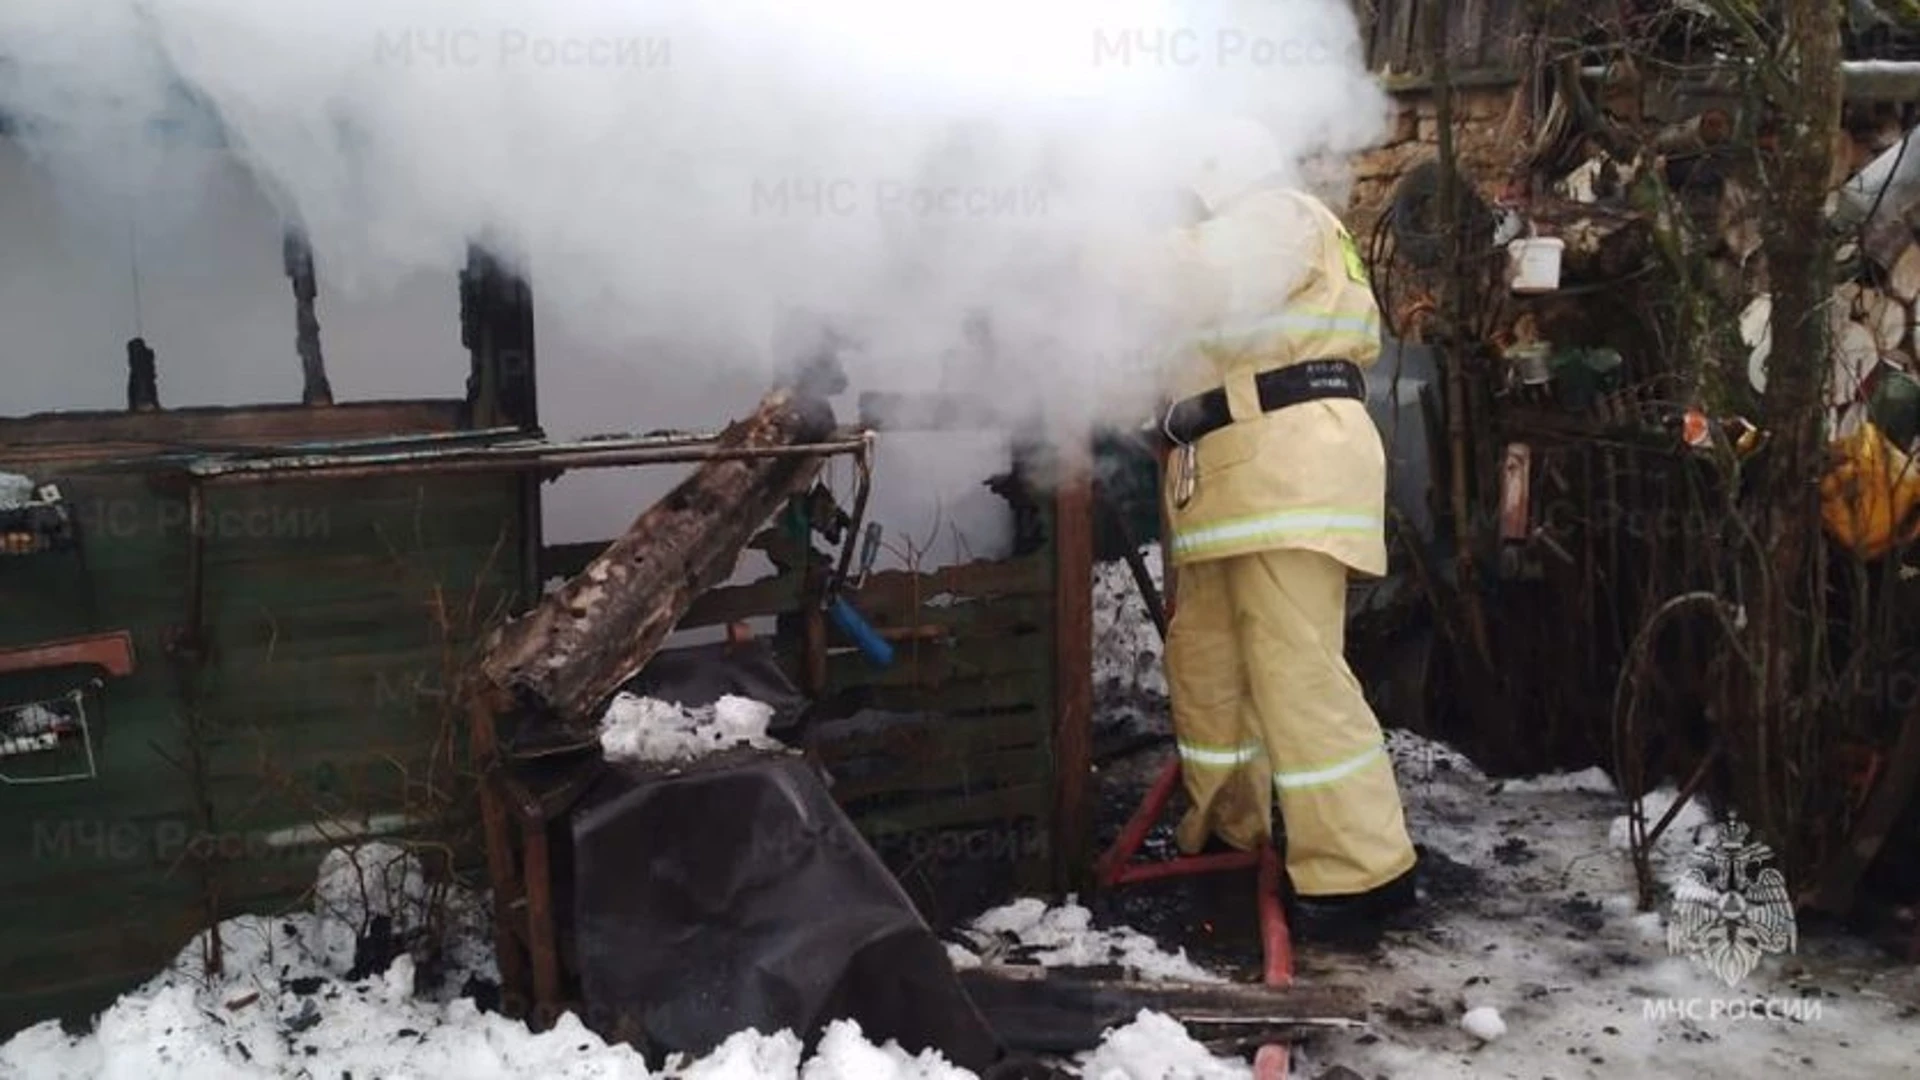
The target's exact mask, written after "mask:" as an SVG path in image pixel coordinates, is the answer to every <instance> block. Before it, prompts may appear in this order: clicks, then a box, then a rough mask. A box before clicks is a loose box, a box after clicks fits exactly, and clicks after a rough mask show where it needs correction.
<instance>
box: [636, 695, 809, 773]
mask: <svg viewBox="0 0 1920 1080" xmlns="http://www.w3.org/2000/svg"><path fill="white" fill-rule="evenodd" d="M773 712H774V710H773V707H772V706H770V705H767V704H764V703H762V702H758V701H754V700H751V699H749V698H743V697H736V696H734V695H731V694H729V695H727V696H726V697H723V698H721V699H720V700H719V701H716V702H714V703H713V704H712V705H706V706H699V707H694V708H688V707H686V706H682V705H676V704H674V703H672V702H668V701H660V700H658V699H656V698H647V697H639V696H637V695H634V694H628V693H621V694H619V695H618V696H616V697H615V698H614V699H613V702H612V704H610V705H608V706H607V712H606V715H605V716H603V717H601V718H600V751H601V753H602V754H603V755H604V756H605V757H606V759H607V760H608V761H641V762H649V763H655V764H672V763H677V762H686V761H694V760H697V759H699V758H703V757H706V756H708V755H710V754H716V753H719V752H720V751H722V750H731V749H734V748H736V747H740V746H751V747H755V748H757V749H761V750H778V749H781V744H780V743H779V742H777V741H775V740H774V739H772V738H771V737H769V736H768V735H767V724H768V722H769V721H771V720H772V719H773Z"/></svg>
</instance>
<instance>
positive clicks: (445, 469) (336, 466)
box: [188, 439, 867, 483]
mask: <svg viewBox="0 0 1920 1080" xmlns="http://www.w3.org/2000/svg"><path fill="white" fill-rule="evenodd" d="M866 446H867V443H866V441H865V440H864V439H837V440H832V441H829V442H818V443H804V444H800V445H795V446H759V447H751V446H736V447H694V446H653V447H634V448H631V449H612V450H556V449H554V448H538V449H515V450H514V451H512V452H510V453H495V454H472V455H462V454H453V455H420V454H411V455H373V456H372V457H371V458H368V457H364V456H361V457H356V456H348V457H312V458H295V459H273V458H263V459H256V460H251V461H240V462H212V463H206V464H200V465H193V466H189V467H188V471H189V472H190V473H191V474H192V475H194V476H196V477H199V478H201V479H203V480H207V481H210V482H215V483H271V482H274V481H276V480H291V479H326V480H359V479H375V478H379V477H385V476H410V475H421V474H431V475H451V474H463V473H489V472H493V473H513V472H537V471H540V470H543V469H595V468H620V467H623V466H630V465H672V464H698V463H704V462H710V461H757V460H765V459H769V458H807V457H823V456H837V455H840V454H857V453H860V452H862V451H863V450H864V449H865V448H866Z"/></svg>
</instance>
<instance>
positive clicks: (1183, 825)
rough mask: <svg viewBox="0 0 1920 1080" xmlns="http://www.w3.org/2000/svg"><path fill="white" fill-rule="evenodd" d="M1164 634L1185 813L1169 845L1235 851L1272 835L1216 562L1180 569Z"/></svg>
mask: <svg viewBox="0 0 1920 1080" xmlns="http://www.w3.org/2000/svg"><path fill="white" fill-rule="evenodd" d="M1175 587H1176V588H1177V589H1178V590H1179V593H1178V595H1177V596H1176V597H1175V598H1174V607H1173V624H1172V625H1171V626H1169V627H1168V628H1167V685H1168V688H1169V689H1170V690H1171V691H1172V696H1173V734H1174V738H1175V740H1176V741H1177V742H1178V743H1179V746H1180V780H1181V784H1182V785H1183V786H1184V787H1185V788H1186V792H1187V799H1188V801H1189V802H1190V803H1191V804H1192V808H1191V809H1189V810H1188V811H1187V814H1186V816H1185V817H1183V818H1181V820H1180V824H1179V826H1178V828H1177V829H1176V830H1175V832H1174V841H1175V843H1176V844H1178V845H1179V848H1180V850H1181V851H1183V852H1185V853H1187V854H1189V855H1191V854H1192V853H1194V852H1196V851H1199V850H1200V848H1201V847H1203V846H1204V845H1205V844H1206V842H1207V836H1208V835H1209V834H1215V835H1218V836H1219V837H1220V839H1222V840H1224V841H1225V842H1227V843H1228V844H1231V845H1232V846H1234V847H1236V848H1240V849H1242V850H1246V849H1250V848H1253V847H1255V846H1257V845H1259V844H1263V843H1266V842H1267V840H1268V838H1269V837H1270V836H1271V834H1272V822H1273V794H1272V793H1273V769H1272V765H1271V764H1270V763H1269V762H1268V760H1267V755H1266V751H1265V746H1264V744H1263V740H1262V739H1261V738H1260V736H1259V735H1258V730H1257V727H1255V726H1254V724H1255V715H1254V711H1253V698H1252V697H1251V695H1249V694H1248V693H1247V673H1246V668H1245V666H1244V665H1243V664H1242V663H1241V656H1240V637H1239V634H1238V633H1237V631H1236V628H1235V620H1234V610H1233V597H1232V595H1231V594H1230V593H1229V592H1228V591H1227V571H1226V569H1225V565H1224V564H1223V563H1217V562H1213V563H1207V562H1203V563H1195V564H1193V565H1191V566H1186V567H1182V568H1181V570H1180V574H1179V576H1178V579H1177V581H1176V584H1175Z"/></svg>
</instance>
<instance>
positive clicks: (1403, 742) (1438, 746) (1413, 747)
mask: <svg viewBox="0 0 1920 1080" xmlns="http://www.w3.org/2000/svg"><path fill="white" fill-rule="evenodd" d="M1387 755H1388V756H1389V757H1391V758H1392V759H1393V770H1394V772H1395V773H1396V774H1397V775H1398V776H1399V777H1400V779H1401V780H1414V781H1422V782H1424V781H1428V780H1432V779H1434V778H1435V777H1437V776H1441V775H1445V776H1453V777H1460V778H1463V779H1468V780H1484V779H1485V778H1486V774H1484V773H1482V772H1481V771H1480V767H1479V766H1478V765H1475V764H1474V763H1473V762H1472V761H1471V760H1469V759H1468V758H1467V755H1465V754H1463V753H1461V752H1460V751H1458V750H1455V749H1454V748H1453V747H1451V746H1448V745H1447V744H1446V743H1443V742H1439V741H1438V740H1435V739H1429V738H1427V737H1426V736H1424V735H1416V734H1414V733H1413V732H1411V731H1407V730H1405V729H1403V728H1392V729H1390V730H1388V732H1387Z"/></svg>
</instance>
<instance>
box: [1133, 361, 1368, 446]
mask: <svg viewBox="0 0 1920 1080" xmlns="http://www.w3.org/2000/svg"><path fill="white" fill-rule="evenodd" d="M1253 383H1254V386H1255V387H1256V388H1257V390H1258V391H1259V394H1260V411H1261V412H1263V413H1270V412H1275V411H1277V410H1280V409H1284V408H1286V407H1287V406H1289V405H1299V404H1301V403H1303V402H1308V401H1321V400H1324V399H1326V398H1352V399H1353V400H1355V401H1365V400H1367V377H1366V376H1365V375H1363V374H1361V372H1360V365H1358V364H1356V363H1354V362H1353V361H1351V360H1305V361H1302V362H1300V363H1298V364H1291V365H1289V366H1287V367H1283V368H1274V369H1273V370H1271V371H1263V372H1261V373H1260V374H1258V375H1256V376H1254V380H1253ZM1231 423H1233V413H1232V411H1231V410H1229V409H1228V408H1227V391H1226V390H1225V388H1221V389H1218V390H1209V391H1207V392H1206V393H1204V394H1199V395H1197V396H1195V397H1190V398H1187V399H1186V400H1185V401H1181V402H1177V403H1175V404H1174V406H1173V408H1172V409H1170V410H1168V412H1167V434H1169V435H1171V436H1172V437H1173V439H1174V441H1175V442H1180V443H1195V442H1199V441H1200V440H1201V439H1202V438H1204V437H1205V436H1208V435H1211V434H1213V433H1214V432H1216V431H1219V430H1220V429H1221V428H1223V427H1226V426H1227V425H1228V424H1231Z"/></svg>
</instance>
